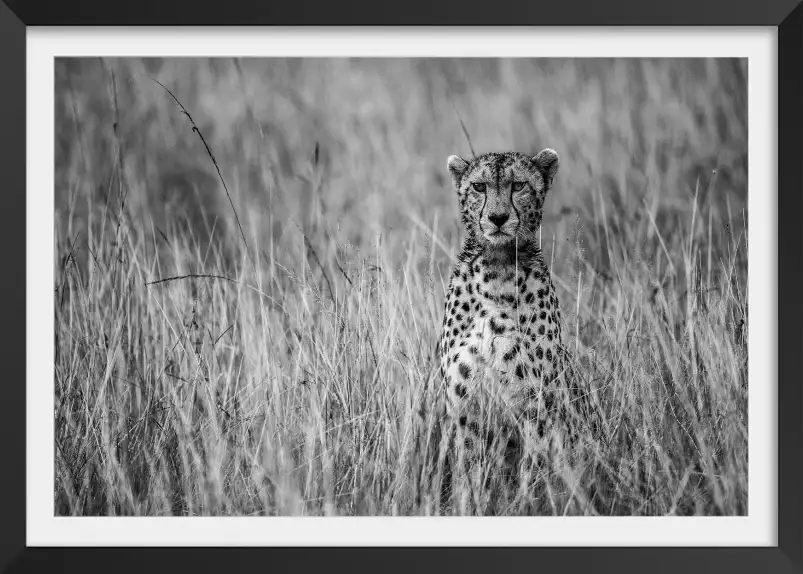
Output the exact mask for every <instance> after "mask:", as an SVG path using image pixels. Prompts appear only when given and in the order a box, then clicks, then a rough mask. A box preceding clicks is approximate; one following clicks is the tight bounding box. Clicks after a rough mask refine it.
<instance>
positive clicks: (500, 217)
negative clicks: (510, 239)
mask: <svg viewBox="0 0 803 574" xmlns="http://www.w3.org/2000/svg"><path fill="white" fill-rule="evenodd" d="M509 217H510V215H509V214H507V213H496V214H494V215H489V216H488V220H489V221H490V222H491V223H493V224H494V225H496V226H497V227H502V226H503V225H504V224H505V221H507V220H508V218H509Z"/></svg>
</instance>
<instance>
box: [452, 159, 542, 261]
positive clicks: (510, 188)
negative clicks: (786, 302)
mask: <svg viewBox="0 0 803 574" xmlns="http://www.w3.org/2000/svg"><path fill="white" fill-rule="evenodd" d="M447 167H448V169H449V174H450V175H451V176H452V182H453V183H454V187H455V189H456V190H457V195H458V198H459V202H460V216H461V219H462V221H463V225H465V226H466V230H467V231H468V232H469V234H471V235H472V236H473V237H474V238H475V240H477V241H479V242H480V243H482V244H486V245H489V246H494V247H502V246H505V245H508V244H510V243H511V242H512V241H514V240H516V239H518V241H519V242H522V241H534V240H535V238H536V234H537V233H538V228H539V226H540V225H541V214H542V208H543V205H544V199H545V198H546V194H547V192H548V191H549V189H550V187H551V186H552V180H553V179H554V177H555V173H556V172H557V171H558V154H557V152H555V150H552V149H549V148H547V149H544V150H542V151H541V152H539V153H538V155H536V156H534V157H533V156H528V155H525V154H521V153H516V152H507V153H488V154H484V155H481V156H479V157H476V158H474V159H473V160H471V161H466V160H464V159H462V158H460V157H458V156H456V155H453V156H449V159H448V160H447Z"/></svg>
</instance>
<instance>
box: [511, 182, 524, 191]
mask: <svg viewBox="0 0 803 574" xmlns="http://www.w3.org/2000/svg"><path fill="white" fill-rule="evenodd" d="M525 185H527V182H526V181H514V182H513V191H521V190H522V189H524V186H525Z"/></svg>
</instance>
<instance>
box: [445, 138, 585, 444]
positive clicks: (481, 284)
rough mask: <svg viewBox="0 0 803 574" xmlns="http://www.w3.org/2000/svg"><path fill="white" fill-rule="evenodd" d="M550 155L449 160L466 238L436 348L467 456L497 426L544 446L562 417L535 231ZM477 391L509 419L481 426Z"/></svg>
mask: <svg viewBox="0 0 803 574" xmlns="http://www.w3.org/2000/svg"><path fill="white" fill-rule="evenodd" d="M558 162H559V160H558V154H557V153H556V152H555V151H553V150H551V149H545V150H543V151H541V152H540V153H539V154H538V155H536V156H534V157H533V156H528V155H524V154H520V153H515V152H510V153H489V154H485V155H481V156H479V157H477V158H475V159H473V160H471V161H466V160H464V159H462V158H459V157H457V156H451V157H449V159H448V170H449V173H450V174H451V177H452V182H453V185H454V188H455V190H456V191H457V196H458V202H459V205H460V217H461V220H462V223H463V225H464V227H465V229H466V237H465V240H464V242H463V247H462V250H461V252H460V254H459V256H458V262H457V265H456V266H455V268H454V271H453V273H452V276H451V281H450V284H449V292H448V295H447V297H446V307H445V313H444V318H443V331H442V336H441V338H440V341H439V345H438V349H439V356H440V357H439V358H440V369H441V375H442V376H443V377H444V379H445V382H446V393H447V399H448V401H447V403H448V415H449V417H450V419H451V422H452V423H453V424H454V425H455V427H456V429H457V437H458V444H459V445H460V448H461V449H462V448H465V449H466V452H468V454H469V456H470V457H474V456H476V453H477V450H478V448H479V447H480V446H481V445H483V444H487V443H488V441H489V440H490V439H492V437H493V436H494V432H495V431H496V432H498V433H499V434H500V435H501V436H507V437H508V439H509V440H510V441H511V442H513V443H515V442H516V440H514V437H515V436H518V437H519V439H521V438H524V439H525V440H533V441H535V442H536V443H537V442H538V441H541V442H546V443H548V446H549V445H551V444H552V442H551V441H553V439H554V437H555V436H560V435H557V434H556V433H554V432H552V431H553V429H554V427H555V423H561V422H562V421H565V420H567V417H566V413H565V408H566V407H565V406H566V405H567V404H569V403H570V402H571V401H570V400H569V399H568V397H567V395H566V390H567V387H566V384H565V382H564V381H565V376H564V375H565V374H564V366H565V364H564V352H563V349H562V347H561V315H560V305H559V303H558V298H557V295H556V293H555V288H554V286H553V283H552V279H551V276H550V271H549V268H548V267H547V265H546V263H545V261H544V258H543V256H542V254H541V249H540V246H539V242H538V236H537V234H538V230H539V227H540V225H541V219H542V213H543V205H544V201H545V199H546V195H547V192H548V191H549V190H550V188H551V186H552V182H553V180H554V177H555V174H556V172H557V169H558ZM484 395H485V396H487V395H491V396H494V397H497V398H498V399H499V400H498V401H497V403H498V405H499V406H501V407H502V408H501V409H500V410H501V411H504V414H505V417H506V419H507V420H508V421H509V422H510V425H509V427H507V426H505V427H504V428H498V429H487V428H483V421H486V420H488V419H487V417H484V416H483V415H482V413H481V411H482V409H483V406H482V399H481V397H482V396H484ZM505 428H517V429H523V432H524V435H525V436H522V434H521V431H520V432H519V433H518V435H516V433H510V432H507V431H506V430H505ZM508 439H505V440H508ZM544 439H549V440H547V441H545V440H544Z"/></svg>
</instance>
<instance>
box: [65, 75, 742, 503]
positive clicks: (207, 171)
mask: <svg viewBox="0 0 803 574" xmlns="http://www.w3.org/2000/svg"><path fill="white" fill-rule="evenodd" d="M151 78H154V79H156V80H158V81H159V82H161V83H162V84H163V85H164V86H165V88H167V89H168V90H170V92H172V94H174V95H175V97H176V98H177V99H178V100H179V101H180V102H181V104H183V106H184V107H185V108H186V110H187V111H188V112H189V114H190V115H191V116H192V120H193V121H194V122H195V124H196V125H197V126H198V128H199V130H200V132H201V134H203V138H204V139H205V141H206V143H207V144H208V145H209V147H210V149H211V152H212V153H213V155H214V158H215V160H216V161H217V164H218V166H219V168H220V172H221V176H222V178H223V180H224V181H225V184H226V187H227V189H228V192H229V193H230V195H231V202H232V203H233V206H234V207H235V209H236V211H237V214H238V217H239V220H240V222H241V224H242V228H243V230H242V233H243V235H244V236H245V240H246V241H247V242H248V249H245V248H244V246H243V238H242V237H241V233H240V230H239V229H238V228H237V225H236V222H235V218H234V214H233V212H232V206H231V205H230V203H229V199H228V198H227V195H226V190H224V188H223V184H222V183H221V180H220V179H219V178H218V174H217V172H216V168H215V165H214V163H213V162H212V160H211V159H210V157H209V155H208V154H207V151H206V149H205V147H204V143H203V141H202V140H201V138H200V137H199V135H198V134H196V133H194V132H193V129H192V127H193V125H192V123H191V122H190V119H189V118H188V117H186V116H185V115H184V114H182V112H181V108H180V107H179V105H178V104H177V103H176V101H175V100H174V99H173V98H172V97H171V95H170V94H168V93H167V92H166V91H165V89H163V88H162V87H161V86H160V85H159V84H157V83H156V82H154V81H153V80H152V79H151ZM746 81H747V63H746V61H744V60H710V59H661V60H645V59H616V60H610V59H581V60H577V59H574V60H568V59H554V60H553V59H537V60H536V59H463V60H451V59H414V60H412V59H241V60H229V59H226V60H224V59H121V60H115V59H103V60H101V59H58V60H57V61H56V94H55V95H56V122H55V124H56V125H55V129H56V166H55V168H56V170H55V178H56V181H55V198H56V221H55V225H56V239H55V241H56V245H55V246H54V247H55V257H54V266H55V277H56V285H55V288H56V301H55V314H56V333H55V337H56V365H55V389H56V414H55V416H56V429H57V436H56V455H55V456H56V468H57V472H56V483H55V508H56V512H57V513H58V514H170V513H172V514H332V513H344V514H419V513H431V512H436V511H437V510H435V505H433V502H432V501H433V500H435V499H437V489H436V488H435V487H432V486H431V485H429V484H427V483H425V482H422V481H421V480H419V478H420V477H422V476H424V474H426V472H424V471H422V470H421V469H422V468H428V467H426V463H425V461H424V462H422V460H421V455H422V453H421V449H420V448H419V447H420V444H422V441H423V442H424V443H427V442H428V441H430V439H431V437H432V436H434V431H433V429H432V428H425V429H421V428H418V427H416V426H415V424H414V422H413V418H414V417H412V413H413V411H414V408H413V405H414V404H416V401H420V400H421V399H420V395H421V392H422V391H423V390H424V387H426V385H427V384H428V383H429V382H431V380H432V365H433V364H434V360H433V353H434V346H435V341H436V340H437V337H438V334H439V326H440V321H441V314H442V303H443V291H444V289H445V287H446V282H447V281H448V275H449V268H450V265H451V256H452V255H453V254H454V253H455V252H456V250H457V249H458V248H459V239H460V236H461V235H460V229H459V223H458V214H457V205H456V204H457V202H456V197H455V194H454V191H453V190H452V189H451V185H450V182H449V179H448V177H447V172H446V167H445V162H446V158H447V156H448V155H450V154H453V153H457V154H459V155H462V156H463V157H469V156H470V155H471V151H470V149H469V144H468V141H467V138H466V135H465V134H464V133H463V129H462V127H461V123H460V118H462V121H463V123H464V124H465V129H466V131H467V132H468V134H469V136H470V139H471V142H472V144H473V147H474V148H475V151H476V152H477V153H482V152H485V151H499V150H511V149H512V150H517V151H522V152H527V151H529V152H532V153H536V152H537V151H539V150H540V149H542V148H544V147H552V148H554V149H556V150H557V151H558V153H559V154H560V156H561V167H560V171H559V172H558V174H557V177H556V180H555V186H554V188H553V190H552V191H551V193H550V196H549V197H548V198H547V201H546V205H545V210H546V212H545V215H544V222H543V228H542V246H543V249H544V252H545V254H546V258H547V260H548V261H550V262H551V264H552V271H553V275H554V280H555V283H556V286H557V289H558V292H559V295H560V300H561V305H562V307H563V313H564V318H565V320H566V323H567V330H566V332H567V333H570V334H571V335H570V336H569V337H568V339H569V340H567V341H565V343H566V344H567V345H568V346H569V347H570V348H572V349H573V351H574V353H575V356H576V359H577V368H578V369H579V370H580V371H581V374H580V375H579V376H580V378H581V379H583V380H584V381H585V382H586V384H587V386H588V388H589V389H590V392H591V393H593V394H594V396H595V397H596V399H595V400H596V401H597V402H598V404H599V407H600V408H601V410H602V412H603V414H604V415H605V417H606V425H607V429H606V430H607V431H608V433H609V436H610V437H613V438H612V439H611V442H607V443H602V442H600V441H599V440H597V439H595V438H593V437H588V441H587V444H586V446H585V447H584V449H583V450H582V452H580V453H578V456H579V457H580V459H581V460H585V461H586V464H583V463H580V464H579V466H577V467H575V468H574V469H573V470H572V472H569V474H568V475H567V474H566V471H565V469H550V472H551V473H552V474H554V475H555V476H560V477H562V478H563V479H565V480H564V482H566V483H567V484H569V483H572V480H571V477H572V476H582V477H583V478H582V481H581V482H580V484H579V487H578V483H577V482H576V480H575V481H574V483H572V488H571V489H570V494H565V493H564V494H563V495H558V494H556V493H554V492H553V491H549V493H548V495H546V494H544V493H543V492H541V493H540V494H538V493H533V494H532V499H531V500H529V501H524V502H526V504H524V506H522V504H523V503H522V501H521V500H518V501H517V502H515V503H514V502H511V501H510V500H508V499H507V498H505V497H506V496H508V494H510V493H505V492H501V494H500V496H502V498H503V499H504V501H503V503H500V504H501V505H502V506H501V507H500V506H496V507H495V508H497V509H498V508H502V509H503V510H502V511H499V512H502V513H532V512H539V513H541V512H546V513H553V512H554V513H560V512H563V511H565V512H571V513H602V514H674V513H678V514H690V513H696V514H744V513H745V512H746V509H747V420H746V416H747V402H746V397H747V388H746V383H747V348H746V328H747V303H746V302H747V291H746V289H747V257H746V253H747V250H746V229H747V224H748V218H747V87H746ZM188 274H210V275H216V276H217V277H218V278H221V277H225V279H203V280H196V279H186V280H173V281H169V282H165V283H159V284H154V285H148V283H149V282H153V281H158V280H162V279H165V278H170V277H175V276H184V275H188ZM430 442H431V441H430ZM430 470H432V469H430ZM436 470H437V469H436ZM427 472H428V471H427ZM435 474H437V472H436V473H435ZM482 496H484V495H482V494H481V493H480V494H478V497H479V498H478V499H482ZM561 496H563V498H561ZM570 503H572V504H573V505H572V504H570ZM569 509H570V510H569ZM486 510H487V509H486ZM447 511H449V512H471V510H469V509H467V508H466V507H465V506H461V505H459V504H457V505H456V506H455V507H453V508H451V510H447ZM475 511H476V509H475ZM479 512H483V510H482V505H480V510H479Z"/></svg>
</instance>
